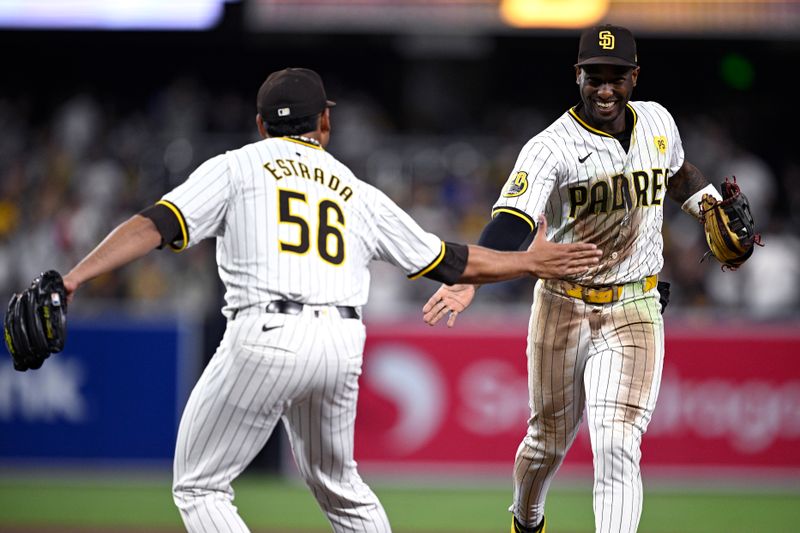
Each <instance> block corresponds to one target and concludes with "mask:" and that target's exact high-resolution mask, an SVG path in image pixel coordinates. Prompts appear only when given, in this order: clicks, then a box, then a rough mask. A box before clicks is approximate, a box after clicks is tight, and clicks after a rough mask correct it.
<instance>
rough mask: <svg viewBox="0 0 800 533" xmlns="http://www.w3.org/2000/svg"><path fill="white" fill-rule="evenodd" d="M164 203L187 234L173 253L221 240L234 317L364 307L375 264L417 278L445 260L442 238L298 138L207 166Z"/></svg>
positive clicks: (227, 310)
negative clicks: (262, 310)
mask: <svg viewBox="0 0 800 533" xmlns="http://www.w3.org/2000/svg"><path fill="white" fill-rule="evenodd" d="M162 203H164V204H165V205H167V206H168V207H170V204H171V205H172V206H174V207H176V208H177V210H178V211H179V212H177V213H176V215H177V217H178V219H179V221H180V222H181V224H182V230H184V231H185V232H186V233H188V239H186V238H185V239H184V241H183V243H180V244H174V245H172V247H173V248H174V249H178V250H180V249H183V248H184V247H186V246H187V245H188V246H191V245H193V244H195V243H197V242H199V241H200V240H202V239H205V238H206V237H216V238H217V264H218V266H219V275H220V278H221V279H222V282H223V283H224V284H225V288H226V292H225V301H226V305H225V307H224V308H223V313H224V314H226V316H230V314H231V313H232V312H233V310H236V309H243V308H246V307H250V306H253V305H264V304H266V303H268V302H270V301H272V300H279V299H288V300H294V301H298V302H303V303H310V304H319V305H350V306H361V305H364V304H366V302H367V297H368V292H369V283H370V274H369V270H368V268H367V266H368V264H369V263H370V261H372V260H373V259H379V260H383V261H387V262H389V263H392V264H394V265H395V266H398V267H399V268H401V269H402V270H403V271H405V272H406V274H408V275H409V277H410V278H412V279H414V278H416V277H419V276H421V275H423V274H424V273H427V272H428V271H430V270H431V269H433V268H434V267H435V266H436V265H437V264H438V263H439V262H440V261H441V259H442V257H443V256H444V243H443V242H442V241H441V239H439V238H438V237H437V236H436V235H434V234H432V233H428V232H427V231H424V230H423V229H422V228H420V226H419V225H418V224H417V223H416V222H415V221H414V220H413V219H412V218H411V217H410V216H409V215H408V214H406V213H405V212H404V211H403V210H402V209H400V207H398V206H397V205H396V204H395V203H394V202H393V201H392V200H391V199H390V198H389V197H387V196H386V195H385V194H384V193H383V192H381V191H380V190H378V189H377V188H375V187H373V186H372V185H369V184H367V183H365V182H363V181H361V180H359V179H358V178H356V177H355V176H354V175H353V173H352V172H351V171H350V170H349V169H348V168H347V167H346V166H345V165H343V164H342V163H341V162H339V161H338V160H337V159H336V158H334V157H333V156H332V155H330V154H329V153H328V152H326V151H325V150H323V149H322V148H320V147H319V146H316V145H315V144H312V143H310V142H304V141H302V140H299V139H296V138H289V137H280V138H269V139H264V140H261V141H259V142H256V143H253V144H249V145H246V146H244V147H242V148H240V149H238V150H233V151H229V152H227V153H225V154H222V155H219V156H216V157H214V158H212V159H209V160H208V161H206V162H205V163H203V164H202V165H201V166H200V167H198V169H197V170H195V171H194V172H193V173H192V174H191V175H190V176H189V178H188V179H187V180H186V182H184V183H183V184H181V185H179V186H178V187H176V188H175V189H174V190H172V191H171V192H169V193H167V194H166V195H165V196H164V198H163V199H162ZM173 211H175V210H174V209H173Z"/></svg>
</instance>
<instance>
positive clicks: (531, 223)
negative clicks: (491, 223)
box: [492, 207, 536, 231]
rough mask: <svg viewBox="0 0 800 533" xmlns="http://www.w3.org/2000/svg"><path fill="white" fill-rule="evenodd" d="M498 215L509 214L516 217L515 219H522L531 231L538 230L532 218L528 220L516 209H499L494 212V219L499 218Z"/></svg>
mask: <svg viewBox="0 0 800 533" xmlns="http://www.w3.org/2000/svg"><path fill="white" fill-rule="evenodd" d="M498 213H508V214H509V215H514V216H515V217H519V218H521V219H522V220H524V221H525V222H527V223H528V225H529V226H530V227H531V231H533V230H534V229H535V228H536V225H535V224H534V223H533V221H532V220H531V219H530V218H528V217H527V216H525V215H524V214H522V213H520V212H519V211H517V210H516V209H505V208H503V207H498V208H497V209H495V210H494V211H492V218H494V217H495V216H497V214H498Z"/></svg>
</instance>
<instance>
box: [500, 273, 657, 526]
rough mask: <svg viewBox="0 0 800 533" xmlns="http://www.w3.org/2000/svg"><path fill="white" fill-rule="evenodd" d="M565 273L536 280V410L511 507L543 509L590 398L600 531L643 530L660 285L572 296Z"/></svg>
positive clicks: (531, 360) (536, 518) (532, 368)
mask: <svg viewBox="0 0 800 533" xmlns="http://www.w3.org/2000/svg"><path fill="white" fill-rule="evenodd" d="M559 283H560V282H558V281H548V282H542V281H539V282H537V284H536V288H535V289H534V300H533V307H532V312H531V320H530V325H529V336H528V387H529V392H530V406H531V418H530V420H529V421H528V431H527V435H526V436H525V438H524V439H523V441H522V442H521V443H520V446H519V448H518V450H517V457H516V461H515V464H514V502H513V504H512V506H511V508H510V511H511V512H513V513H514V515H515V516H516V517H517V518H518V519H519V520H520V522H522V523H523V524H525V525H528V526H535V525H536V524H538V523H539V522H540V521H541V519H542V516H543V515H544V503H545V497H546V495H547V489H548V487H549V486H550V482H551V481H552V479H553V477H554V476H555V474H556V470H557V469H558V468H559V466H560V465H561V463H562V461H563V459H564V456H565V454H566V453H567V450H568V449H569V447H570V445H571V444H572V442H573V440H574V439H575V435H576V434H577V432H578V428H579V426H580V422H581V419H582V417H583V413H584V406H585V409H586V413H587V416H588V421H589V432H590V436H591V443H592V452H593V454H594V494H593V497H594V515H595V529H596V531H597V532H598V533H600V532H603V533H628V532H635V531H636V529H637V527H638V524H639V518H640V516H641V509H642V482H641V476H640V470H639V459H640V457H641V452H640V449H639V446H640V443H641V439H642V435H643V434H644V432H645V431H646V429H647V425H648V423H649V422H650V417H651V415H652V413H653V409H654V408H655V404H656V397H657V396H658V388H659V385H660V382H661V372H662V366H663V360H664V323H663V320H662V317H661V313H660V304H659V295H658V291H657V290H656V289H653V290H650V291H648V292H647V293H644V288H643V283H642V282H639V283H631V284H628V285H626V286H625V288H624V291H623V295H622V298H621V299H620V300H619V301H618V302H615V303H613V304H604V305H592V304H587V303H584V302H583V301H582V300H579V299H576V298H573V297H570V296H566V295H565V294H563V291H562V290H560V286H559Z"/></svg>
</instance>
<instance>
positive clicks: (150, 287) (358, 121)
mask: <svg viewBox="0 0 800 533" xmlns="http://www.w3.org/2000/svg"><path fill="white" fill-rule="evenodd" d="M339 99H340V100H342V101H347V102H348V103H347V105H340V106H339V107H337V108H336V109H334V112H333V113H334V114H333V119H334V124H333V127H334V128H335V130H336V135H334V136H333V141H332V143H331V145H330V146H329V150H330V151H331V152H332V153H333V154H334V155H336V156H337V157H339V158H340V159H342V160H343V161H344V162H345V163H347V164H348V165H350V166H351V168H352V169H353V170H354V171H355V172H356V174H357V175H359V176H361V177H362V178H363V179H365V180H366V181H368V182H371V183H373V184H375V185H377V186H379V187H381V188H382V189H383V190H384V191H386V193H387V194H389V196H391V197H392V198H393V199H394V200H396V201H397V202H398V203H399V204H400V205H402V206H403V207H404V208H406V209H408V210H409V212H411V213H412V214H413V216H414V217H415V218H416V219H417V220H418V221H419V222H420V223H421V225H422V226H423V227H425V228H426V229H429V230H431V231H433V232H436V233H438V234H439V235H441V236H442V237H443V238H445V239H450V240H459V241H469V242H475V241H476V240H477V239H478V236H479V233H480V230H481V228H482V227H483V225H484V224H485V222H486V220H487V217H488V216H489V213H490V209H491V206H492V204H493V202H494V200H495V199H496V197H497V195H498V194H499V191H500V188H501V186H502V184H503V183H504V182H505V180H506V178H507V177H508V174H509V172H510V171H511V170H512V166H513V164H514V160H515V158H516V155H517V153H518V151H519V149H520V148H521V146H522V144H523V143H524V142H525V141H526V140H527V139H528V138H530V137H531V136H532V135H533V134H535V133H536V132H538V131H539V130H540V129H542V128H543V127H545V126H546V125H547V124H548V123H549V121H550V120H551V119H552V118H554V117H555V116H557V113H559V112H561V111H563V109H562V110H550V109H547V110H544V109H536V108H533V107H529V108H522V109H513V110H509V111H508V112H507V116H504V115H502V114H499V115H498V114H495V116H494V118H493V121H492V122H491V123H490V124H488V127H485V128H483V129H482V130H481V133H479V134H441V133H437V134H430V135H424V134H422V135H421V134H420V132H413V133H408V132H403V131H402V130H401V129H400V128H398V127H397V125H396V124H393V122H392V119H391V118H390V115H389V113H387V112H386V110H385V109H383V108H382V107H381V105H379V104H378V103H376V101H374V100H373V99H371V98H369V97H368V96H366V95H364V94H362V93H356V92H355V91H351V92H350V93H347V92H345V94H342V95H341V96H339ZM506 118H507V120H506ZM676 120H677V121H678V125H679V127H680V128H681V131H682V133H683V135H684V139H683V141H684V148H685V150H686V152H687V154H688V155H689V156H690V157H691V160H692V161H693V162H694V163H695V164H697V166H698V167H699V168H701V169H702V170H703V171H704V172H705V174H706V175H707V176H709V177H710V178H711V179H712V180H713V181H715V182H718V181H721V180H722V178H723V177H724V176H730V175H736V176H737V179H738V181H739V183H740V185H741V186H742V189H743V190H744V191H746V193H747V195H748V197H749V199H750V200H751V203H752V206H753V213H754V217H755V220H756V223H757V226H758V227H759V228H760V231H761V232H762V234H763V241H764V243H766V246H765V247H764V248H759V249H757V250H756V252H755V254H754V256H753V258H752V259H751V260H750V261H749V262H748V263H747V264H746V265H745V266H744V267H742V268H741V269H740V270H739V271H738V272H735V273H730V272H721V270H720V268H719V265H718V264H715V263H714V262H713V260H708V261H704V262H700V259H701V258H702V257H703V255H704V253H705V251H706V250H707V247H706V244H705V241H704V238H703V234H702V231H701V227H700V225H699V224H697V223H696V222H695V221H694V220H693V219H691V218H690V217H689V216H687V215H685V214H683V213H682V212H681V211H680V209H679V207H678V206H677V205H675V204H674V203H673V202H670V201H668V202H667V207H666V209H665V224H664V240H665V256H666V266H665V268H664V271H663V273H662V278H663V279H666V280H668V281H670V282H671V283H672V301H671V304H670V305H671V306H673V307H674V308H675V309H677V310H679V311H678V313H681V314H680V315H678V313H676V315H677V316H683V317H685V318H689V319H691V318H692V317H697V318H704V317H705V318H714V319H716V318H719V317H723V318H724V317H731V318H746V319H748V320H764V321H771V320H780V319H784V318H793V317H794V318H796V317H798V316H800V229H798V228H800V224H798V220H797V216H798V215H797V213H800V189H798V188H797V187H796V186H793V185H792V184H795V183H798V182H800V159H794V160H793V161H791V160H790V161H791V162H790V163H786V162H785V161H778V162H776V161H766V160H764V159H763V158H762V157H760V156H759V155H758V154H755V153H752V152H751V151H748V149H747V147H745V146H740V145H738V144H737V143H736V141H734V139H732V138H731V137H730V136H729V135H728V134H727V133H726V132H727V131H729V128H727V127H726V125H725V124H721V123H720V122H719V121H718V120H715V119H712V118H711V117H710V116H698V115H691V116H680V115H676ZM248 125H252V127H248ZM248 140H253V141H254V140H257V132H256V128H255V123H254V110H253V105H252V103H251V102H250V100H248V99H246V98H243V97H242V96H241V95H238V94H235V93H233V92H229V93H221V94H214V93H211V92H209V91H208V90H205V89H203V88H202V87H201V85H200V84H199V83H197V82H196V81H194V80H192V79H176V80H174V81H173V82H172V83H171V84H170V85H169V86H167V87H165V88H163V90H161V91H159V92H158V93H157V94H154V95H152V97H151V98H149V99H148V100H147V101H144V102H134V105H132V106H129V108H122V107H121V106H120V105H119V104H118V103H117V102H115V101H114V99H113V98H112V97H111V96H110V95H107V94H106V95H98V94H92V93H91V92H86V93H81V94H75V95H73V96H71V97H69V98H67V99H65V100H64V101H63V102H60V103H58V104H57V105H56V106H55V107H54V108H53V110H52V112H48V113H44V114H43V113H40V112H37V109H36V106H35V105H34V103H33V102H31V101H29V100H27V99H25V98H23V97H13V98H11V97H3V96H2V94H0V191H1V192H2V195H1V196H0V265H1V268H0V294H4V295H7V296H10V295H11V293H12V292H13V291H15V290H19V289H21V288H23V287H24V286H25V285H27V284H28V283H29V282H30V280H31V278H32V277H33V276H34V275H35V274H36V273H38V272H40V271H42V270H46V269H49V268H55V269H59V270H62V271H64V270H66V269H68V268H69V267H71V266H72V265H73V264H74V263H75V261H76V260H77V259H79V258H80V257H82V256H83V255H84V254H85V253H86V252H87V251H88V250H89V249H90V248H91V247H92V246H94V245H95V244H96V243H97V242H98V240H99V239H100V238H102V236H103V235H105V234H106V233H107V232H108V231H109V230H110V229H111V228H112V227H113V226H115V225H116V224H118V223H119V222H121V221H122V220H124V219H125V218H127V217H129V216H131V214H133V213H135V212H137V211H139V210H141V209H143V208H144V207H146V206H148V205H150V204H152V203H153V202H155V201H156V200H158V199H159V198H160V196H161V195H162V194H163V193H164V192H166V191H167V190H169V189H170V188H172V187H173V186H175V185H176V184H177V183H179V182H180V181H182V180H184V179H185V178H186V176H187V175H188V174H189V173H190V172H191V171H192V170H193V169H194V168H195V167H196V166H197V165H199V164H200V163H201V162H202V161H204V160H205V159H206V158H208V157H210V156H212V155H215V154H217V153H220V152H222V151H224V150H226V149H228V148H234V147H238V146H239V145H241V144H243V143H245V142H247V141H248ZM168 254H171V252H168V251H163V252H160V253H153V254H150V255H149V256H147V257H146V258H145V259H144V260H142V261H139V262H137V263H136V264H135V265H133V266H131V267H130V268H127V269H124V270H122V271H121V272H120V273H119V274H116V275H114V276H108V277H105V278H102V279H98V280H95V281H94V282H93V283H91V284H89V285H88V286H87V287H86V288H85V289H82V290H84V291H85V294H84V296H83V297H82V300H81V301H82V304H81V310H82V312H85V313H89V312H92V311H93V310H94V311H96V312H98V313H101V312H103V310H104V309H106V308H107V306H108V303H109V301H113V302H115V303H119V302H120V301H125V302H127V304H128V305H129V306H130V308H131V309H133V310H136V309H140V310H142V311H144V312H149V310H152V309H154V308H158V309H160V310H184V311H185V310H194V311H196V312H198V313H201V314H203V315H207V316H212V315H214V314H216V315H219V308H220V305H221V298H222V293H221V286H220V285H219V282H218V280H217V279H216V274H215V272H214V268H215V266H214V258H213V254H214V248H213V243H211V242H206V243H203V244H201V245H199V246H196V247H194V248H192V249H189V250H187V251H185V252H183V253H181V254H180V257H178V258H173V257H168V256H167V255H168ZM373 275H374V276H375V277H376V278H377V279H376V283H373V291H372V295H371V302H370V305H369V308H368V313H367V317H368V318H370V317H371V318H397V317H407V316H413V315H414V314H419V309H420V308H421V306H422V303H423V302H424V301H425V300H426V299H427V297H428V296H429V295H430V294H431V292H432V291H433V290H435V287H436V285H435V284H434V283H432V282H428V281H427V280H422V281H416V282H409V281H407V280H405V279H403V277H402V276H399V275H398V274H397V272H396V271H395V270H394V269H393V268H390V267H386V268H384V267H383V266H381V265H375V267H374V269H373ZM531 287H532V282H531V280H519V281H515V282H508V283H503V284H499V285H496V286H490V287H485V288H484V289H482V294H481V296H480V297H479V298H478V299H476V304H475V306H474V307H475V309H478V310H482V311H483V312H494V311H495V310H497V308H498V307H499V306H502V310H503V312H509V311H513V310H514V309H516V310H517V311H520V312H521V313H522V314H524V313H526V312H527V306H528V305H529V303H530V288H531ZM478 312H480V311H478Z"/></svg>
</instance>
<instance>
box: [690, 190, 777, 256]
mask: <svg viewBox="0 0 800 533" xmlns="http://www.w3.org/2000/svg"><path fill="white" fill-rule="evenodd" d="M721 189H722V201H719V200H717V199H715V198H714V197H712V196H711V195H708V194H706V195H704V196H703V199H702V201H701V202H700V214H701V219H702V222H703V226H704V228H705V234H706V242H708V248H709V252H708V253H707V254H706V255H709V254H710V255H713V256H714V257H715V258H716V259H717V261H719V262H720V263H722V268H723V270H724V269H725V268H730V269H731V270H736V269H737V268H739V267H740V266H742V264H743V263H744V262H745V261H747V259H748V258H749V257H750V256H751V255H753V248H754V247H755V246H756V245H759V246H761V245H762V244H761V235H759V234H758V233H756V230H755V223H754V222H753V215H752V214H751V213H750V202H748V200H747V197H746V196H745V195H744V193H742V192H741V190H739V185H737V183H736V177H735V176H734V178H733V181H728V179H727V178H725V182H724V183H722V185H721Z"/></svg>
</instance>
